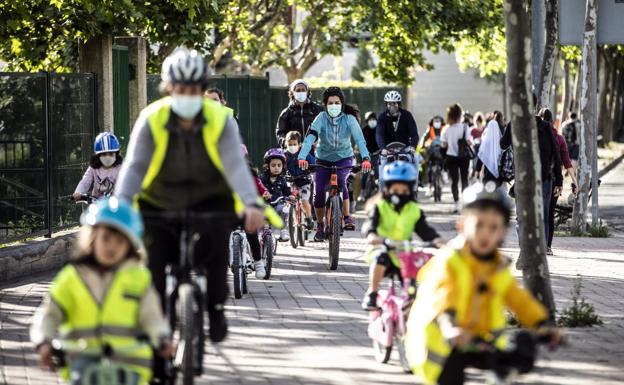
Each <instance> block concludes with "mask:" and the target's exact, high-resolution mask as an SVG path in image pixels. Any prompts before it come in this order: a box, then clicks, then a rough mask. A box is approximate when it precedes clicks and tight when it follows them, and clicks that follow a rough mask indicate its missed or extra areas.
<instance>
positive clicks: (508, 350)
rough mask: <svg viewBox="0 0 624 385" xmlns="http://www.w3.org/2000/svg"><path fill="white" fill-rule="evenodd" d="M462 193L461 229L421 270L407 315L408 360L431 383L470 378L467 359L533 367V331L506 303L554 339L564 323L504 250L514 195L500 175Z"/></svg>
mask: <svg viewBox="0 0 624 385" xmlns="http://www.w3.org/2000/svg"><path fill="white" fill-rule="evenodd" d="M463 197H464V208H463V211H462V216H461V217H460V219H459V220H458V223H457V228H458V232H459V237H458V238H456V239H454V240H452V241H451V242H450V243H449V246H447V247H445V248H443V249H441V250H440V251H439V252H438V254H437V255H436V257H435V258H433V259H432V260H431V261H430V262H429V263H428V264H427V265H425V266H424V267H423V269H422V270H421V271H420V273H419V275H418V281H419V283H420V286H419V289H418V293H417V296H416V301H415V303H414V306H413V307H412V309H411V311H410V316H409V320H408V325H407V336H406V351H407V355H408V360H409V363H410V367H411V368H412V370H413V372H414V373H415V374H416V375H417V376H418V377H420V379H421V380H422V381H423V382H424V383H425V384H445V385H446V384H463V383H464V369H465V368H466V367H468V366H471V367H477V368H480V369H488V370H492V371H493V372H494V374H495V375H496V376H498V377H499V378H500V377H505V376H506V375H507V374H509V372H510V371H511V370H517V371H518V372H520V373H525V372H528V371H530V370H531V369H532V367H533V363H534V360H535V355H536V347H535V338H534V335H533V334H531V333H529V332H528V331H526V330H522V329H518V330H515V331H514V332H512V331H510V330H505V329H506V328H507V322H506V318H505V309H506V308H509V309H510V310H512V311H513V312H514V314H515V315H516V317H517V318H518V320H519V321H520V323H521V324H522V325H523V326H526V327H529V328H540V327H544V328H545V330H543V331H547V335H549V336H550V341H551V345H552V346H553V347H554V346H557V345H558V344H559V343H560V342H561V334H560V333H559V331H558V330H557V329H555V328H552V329H550V328H547V325H548V322H549V321H548V320H549V317H548V313H547V311H546V309H545V308H544V306H542V304H541V303H540V302H538V301H537V300H536V299H535V298H534V297H533V296H532V295H531V294H530V293H529V292H528V291H526V290H524V289H523V288H521V287H520V286H518V284H517V283H516V281H515V279H514V278H513V276H512V275H511V271H510V270H509V267H508V265H509V261H508V260H507V258H505V257H504V256H502V255H501V254H500V253H499V252H498V247H499V245H501V244H502V242H503V240H504V239H505V235H506V233H507V226H508V224H509V219H510V208H511V205H510V203H509V202H508V200H509V199H508V198H507V197H506V196H504V195H503V194H501V193H500V192H499V191H497V190H496V186H495V185H494V184H493V183H492V184H487V185H486V186H483V185H482V184H475V185H473V186H471V187H470V188H468V189H466V190H465V191H464V193H463ZM475 341H480V342H481V344H476V345H475V344H474V343H475ZM478 346H481V347H485V346H487V347H488V348H487V349H482V348H481V349H480V348H476V349H475V347H478ZM470 347H472V349H470Z"/></svg>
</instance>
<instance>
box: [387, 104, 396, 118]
mask: <svg viewBox="0 0 624 385" xmlns="http://www.w3.org/2000/svg"><path fill="white" fill-rule="evenodd" d="M388 112H389V113H390V115H393V116H395V115H397V114H398V113H399V106H388Z"/></svg>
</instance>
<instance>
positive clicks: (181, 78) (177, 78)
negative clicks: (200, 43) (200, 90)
mask: <svg viewBox="0 0 624 385" xmlns="http://www.w3.org/2000/svg"><path fill="white" fill-rule="evenodd" d="M160 76H161V79H162V81H163V82H165V83H184V84H202V85H203V84H206V82H207V81H208V65H207V64H206V62H205V61H204V59H202V57H201V56H200V55H199V53H198V52H197V51H195V50H191V51H189V50H187V49H186V48H183V47H180V48H176V50H175V51H173V53H171V55H169V56H167V58H166V59H165V61H164V62H163V66H162V73H161V75H160Z"/></svg>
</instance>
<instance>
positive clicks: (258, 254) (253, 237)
mask: <svg viewBox="0 0 624 385" xmlns="http://www.w3.org/2000/svg"><path fill="white" fill-rule="evenodd" d="M241 152H242V153H243V157H244V158H245V159H246V160H247V162H248V163H249V170H250V171H251V176H252V178H253V179H254V182H255V184H256V190H258V195H260V196H261V197H262V198H264V199H271V193H270V192H269V191H268V190H267V189H266V187H264V185H263V184H262V181H261V180H260V178H259V177H258V170H256V168H255V167H254V166H253V164H251V162H249V152H248V151H247V146H245V145H244V144H241ZM245 234H246V235H247V243H249V248H250V249H251V257H252V258H253V260H254V271H255V272H256V278H258V279H264V277H265V276H266V268H265V267H264V262H263V261H262V251H261V249H260V238H259V236H258V232H253V233H248V232H245Z"/></svg>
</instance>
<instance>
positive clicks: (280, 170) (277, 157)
mask: <svg viewBox="0 0 624 385" xmlns="http://www.w3.org/2000/svg"><path fill="white" fill-rule="evenodd" d="M285 169H286V156H285V155H284V151H282V150H281V149H279V148H270V149H268V150H267V152H265V153H264V172H263V173H262V175H260V180H261V181H262V184H263V185H264V187H266V188H267V190H269V193H270V194H271V198H270V199H269V202H275V201H276V200H277V199H279V198H280V197H284V198H286V199H287V200H289V201H290V202H293V201H294V200H295V197H294V196H293V195H292V192H291V191H290V187H288V182H286V178H284V175H283V174H284V170H285ZM273 207H274V208H275V210H276V211H277V212H278V213H280V214H281V216H282V219H283V220H284V223H288V213H285V212H284V207H286V202H285V201H284V200H282V201H280V202H277V203H274V204H273ZM286 228H287V226H286V227H285V228H284V229H282V230H281V231H280V237H279V241H280V242H288V241H289V240H290V236H289V235H288V230H287V229H286Z"/></svg>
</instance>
